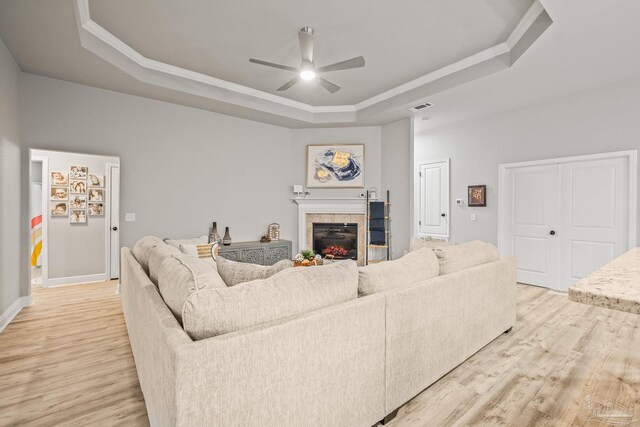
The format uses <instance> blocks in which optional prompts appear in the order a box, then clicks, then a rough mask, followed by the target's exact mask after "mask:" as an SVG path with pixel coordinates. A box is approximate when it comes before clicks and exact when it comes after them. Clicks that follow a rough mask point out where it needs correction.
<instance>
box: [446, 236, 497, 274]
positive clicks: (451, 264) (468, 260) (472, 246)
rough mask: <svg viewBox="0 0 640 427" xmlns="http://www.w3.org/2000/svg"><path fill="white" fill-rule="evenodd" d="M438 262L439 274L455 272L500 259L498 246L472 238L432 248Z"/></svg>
mask: <svg viewBox="0 0 640 427" xmlns="http://www.w3.org/2000/svg"><path fill="white" fill-rule="evenodd" d="M433 251H434V252H435V254H436V256H437V257H438V261H439V262H440V274H441V275H443V274H449V273H455V272H456V271H460V270H465V269H467V268H471V267H475V266H477V265H481V264H487V263H489V262H493V261H497V260H499V259H500V252H499V251H498V248H496V247H495V246H493V245H492V244H490V243H486V242H482V241H480V240H474V241H472V242H467V243H462V244H459V245H452V246H445V247H441V248H436V249H434V250H433Z"/></svg>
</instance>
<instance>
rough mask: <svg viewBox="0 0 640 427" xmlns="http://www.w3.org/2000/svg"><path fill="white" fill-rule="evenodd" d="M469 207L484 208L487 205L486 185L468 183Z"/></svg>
mask: <svg viewBox="0 0 640 427" xmlns="http://www.w3.org/2000/svg"><path fill="white" fill-rule="evenodd" d="M468 205H469V207H478V208H484V207H486V206H487V186H486V185H470V186H469V200H468Z"/></svg>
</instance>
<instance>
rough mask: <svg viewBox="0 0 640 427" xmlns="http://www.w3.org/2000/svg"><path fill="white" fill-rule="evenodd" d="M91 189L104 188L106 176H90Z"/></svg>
mask: <svg viewBox="0 0 640 427" xmlns="http://www.w3.org/2000/svg"><path fill="white" fill-rule="evenodd" d="M89 187H99V188H104V175H96V174H93V173H92V174H90V175H89Z"/></svg>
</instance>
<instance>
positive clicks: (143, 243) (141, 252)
mask: <svg viewBox="0 0 640 427" xmlns="http://www.w3.org/2000/svg"><path fill="white" fill-rule="evenodd" d="M159 245H164V242H163V241H162V239H161V238H159V237H155V236H145V237H143V238H142V239H140V240H138V241H137V242H136V244H135V245H134V246H133V250H132V252H133V256H134V257H136V260H137V261H138V263H139V264H140V265H141V266H142V268H143V270H144V271H145V273H147V274H149V254H150V253H151V250H152V249H153V248H155V247H156V246H159Z"/></svg>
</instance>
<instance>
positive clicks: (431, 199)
mask: <svg viewBox="0 0 640 427" xmlns="http://www.w3.org/2000/svg"><path fill="white" fill-rule="evenodd" d="M417 187H418V205H417V206H416V216H417V218H416V228H417V233H416V234H417V235H419V236H437V237H445V238H448V237H449V159H446V160H438V161H433V162H429V163H423V164H421V165H420V166H419V169H418V185H417Z"/></svg>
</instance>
